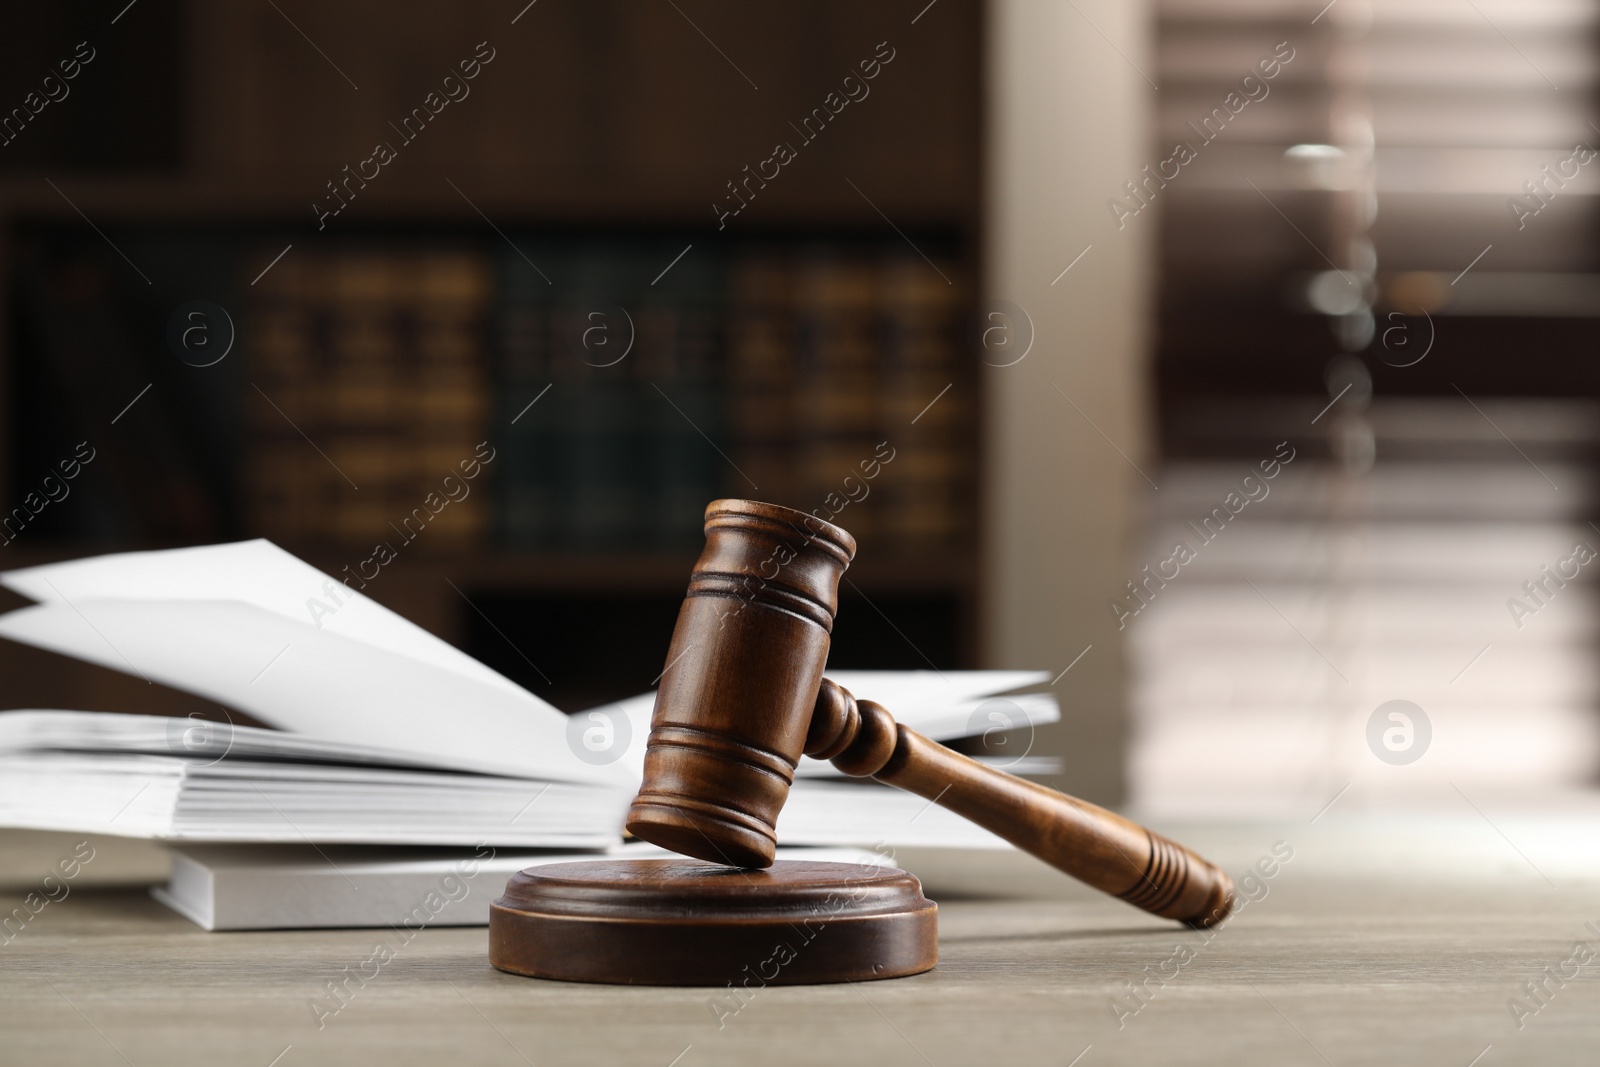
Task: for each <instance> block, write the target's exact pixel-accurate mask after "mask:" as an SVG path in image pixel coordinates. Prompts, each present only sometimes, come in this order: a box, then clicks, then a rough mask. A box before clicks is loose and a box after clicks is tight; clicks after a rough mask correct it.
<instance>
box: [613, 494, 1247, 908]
mask: <svg viewBox="0 0 1600 1067" xmlns="http://www.w3.org/2000/svg"><path fill="white" fill-rule="evenodd" d="M705 532H706V546H705V550H704V551H703V552H702V553H701V555H700V559H699V561H698V562H697V563H696V564H695V568H694V573H693V575H692V577H691V578H690V580H689V592H688V595H687V597H686V598H685V599H684V602H683V607H682V609H681V610H680V612H679V614H678V623H677V627H676V629H674V631H673V634H672V645H671V647H670V649H669V650H668V653H667V669H666V671H665V673H664V674H663V676H662V679H661V688H660V690H659V692H658V693H657V695H656V705H655V714H654V716H653V718H652V720H651V728H650V740H649V746H648V748H647V750H646V753H645V763H644V780H643V782H642V783H641V785H640V788H639V794H638V796H637V797H635V798H634V801H633V805H632V807H630V808H629V810H628V818H627V828H628V830H629V832H630V833H632V834H633V835H634V836H636V837H639V838H643V839H644V840H646V841H650V842H653V843H655V844H657V845H660V846H662V847H663V848H668V849H671V850H672V851H674V852H679V853H682V854H684V855H688V856H693V857H696V858H699V859H703V860H709V861H711V862H713V863H723V864H728V865H731V866H737V867H769V866H771V864H772V860H773V849H774V847H775V846H776V844H777V832H776V825H777V820H778V813H779V812H780V811H781V810H782V809H783V804H784V801H785V800H786V799H787V798H788V795H789V786H790V785H791V784H792V783H793V781H794V772H795V766H796V764H797V763H798V761H799V759H800V755H801V753H805V754H806V755H809V756H814V757H816V758H818V759H827V760H831V761H832V762H833V765H834V766H835V767H838V768H839V769H840V770H841V771H844V772H845V773H846V774H849V775H853V776H856V777H866V776H868V775H870V776H872V777H873V778H876V779H877V780H878V781H880V782H885V783H887V784H889V785H893V786H898V787H899V788H901V789H906V790H909V791H910V792H913V793H916V794H917V795H919V796H923V797H927V798H928V799H929V800H931V801H933V802H934V803H937V804H939V805H941V806H942V807H945V808H948V809H950V810H951V811H954V812H956V813H957V814H959V815H962V816H964V817H965V818H968V819H970V820H972V821H973V822H975V823H977V824H978V825H979V826H982V827H984V828H985V829H987V830H989V831H991V832H993V833H994V834H996V835H998V836H999V837H1002V838H1004V839H1005V840H1007V841H1009V842H1011V843H1012V844H1014V845H1016V846H1017V847H1018V848H1020V849H1022V850H1024V851H1026V852H1029V853H1032V854H1033V855H1035V856H1037V857H1039V858H1040V859H1042V860H1044V861H1045V862H1046V863H1049V864H1051V865H1052V866H1054V867H1057V868H1059V869H1060V870H1062V871H1065V872H1066V873H1067V874H1070V875H1072V876H1073V877H1074V878H1078V879H1080V880H1081V881H1084V882H1087V883H1088V884H1089V885H1092V886H1094V887H1095V888H1096V889H1100V890H1103V891H1105V892H1107V893H1110V894H1112V895H1113V896H1116V897H1118V898H1120V899H1122V900H1125V901H1127V902H1128V903H1129V904H1132V905H1134V906H1136V907H1140V908H1143V909H1145V910H1146V911H1149V912H1152V913H1154V914H1156V915H1160V916H1163V917H1165V918H1169V919H1176V920H1178V921H1180V922H1184V923H1188V924H1189V925H1191V926H1198V927H1204V926H1211V925H1213V924H1215V923H1218V922H1220V921H1221V920H1222V919H1224V918H1225V917H1226V916H1227V915H1228V912H1229V911H1230V910H1231V908H1232V907H1233V899H1234V898H1233V881H1232V879H1230V878H1229V877H1228V875H1227V873H1226V872H1224V871H1223V870H1221V869H1220V868H1219V867H1217V866H1215V865H1214V864H1212V863H1209V862H1207V861H1206V860H1204V859H1201V858H1200V857H1199V856H1197V855H1195V854H1194V853H1193V852H1190V851H1189V850H1188V849H1186V848H1184V847H1183V846H1182V845H1179V844H1177V843H1176V842H1173V841H1169V840H1168V839H1167V838H1165V837H1162V836H1161V835H1160V834H1156V833H1152V832H1151V831H1149V830H1147V829H1145V828H1144V827H1142V826H1140V825H1138V824H1137V823H1134V822H1131V821H1130V820H1128V819H1124V818H1123V817H1122V816H1120V815H1117V814H1114V813H1113V812H1110V811H1107V810H1105V809H1104V808H1100V807H1097V806H1095V805H1093V804H1089V803H1087V802H1085V801H1082V800H1078V799H1076V798H1074V797H1070V796H1067V795H1065V794H1063V793H1059V792H1056V791H1055V790H1053V789H1048V788H1046V787H1044V786H1041V785H1037V784H1035V783H1033V782H1028V781H1024V780H1023V779H1021V778H1017V777H1015V776H1013V775H1010V774H1006V773H1005V772H1003V771H998V770H995V769H993V768H991V767H986V766H984V765H983V764H982V763H979V762H978V761H977V760H974V759H970V758H968V757H966V756H963V755H961V754H959V753H956V752H953V751H951V750H950V749H948V748H946V747H944V746H943V745H940V744H938V743H936V742H934V741H930V740H929V739H928V738H926V737H923V736H922V735H921V734H919V733H917V732H916V731H915V730H908V729H907V728H906V727H904V726H901V725H898V724H897V723H896V722H895V721H894V718H893V717H892V716H891V715H890V714H889V712H888V711H886V710H885V709H884V708H882V707H880V706H879V705H877V704H874V703H873V702H871V701H870V700H861V701H858V700H856V699H855V698H854V697H852V696H851V695H850V694H849V693H848V692H847V691H845V690H844V689H842V688H840V687H839V686H838V685H835V684H834V683H833V682H831V681H828V680H827V679H825V678H823V677H822V672H823V668H824V667H825V665H826V663H827V659H828V647H829V642H830V635H831V633H832V630H833V618H834V614H835V612H836V611H837V608H838V596H839V580H840V578H841V577H843V575H844V571H845V568H846V567H847V566H849V564H850V561H851V560H852V559H853V558H854V557H855V550H856V544H855V539H854V538H853V537H851V536H850V535H849V534H848V533H846V532H845V531H844V530H842V529H840V528H839V527H837V526H834V525H832V524H830V523H826V522H823V521H821V520H819V519H816V518H814V517H813V516H811V515H807V514H805V513H804V512H799V511H793V510H791V509H789V508H783V507H778V506H776V505H772V504H761V503H757V502H755V501H750V500H717V501H713V502H712V503H711V505H710V506H709V507H708V508H706V524H705Z"/></svg>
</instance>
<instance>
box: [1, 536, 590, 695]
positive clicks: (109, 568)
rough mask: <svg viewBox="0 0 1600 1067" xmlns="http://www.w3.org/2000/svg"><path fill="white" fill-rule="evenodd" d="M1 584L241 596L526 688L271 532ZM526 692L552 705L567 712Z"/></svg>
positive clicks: (49, 568) (91, 592) (420, 658)
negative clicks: (294, 551)
mask: <svg viewBox="0 0 1600 1067" xmlns="http://www.w3.org/2000/svg"><path fill="white" fill-rule="evenodd" d="M379 577H380V578H381V577H382V575H381V573H380V575H379ZM0 584H3V585H5V586H6V587H7V588H8V589H12V590H15V591H16V592H18V593H21V594H22V595H24V596H27V597H31V598H32V599H34V600H37V601H40V602H41V603H46V604H52V603H53V604H63V603H64V604H68V605H80V606H81V603H82V602H83V601H86V600H128V601H138V602H145V603H151V602H188V601H196V600H206V601H217V600H236V601H239V602H241V603H245V604H250V605H253V606H255V607H257V608H260V609H262V610H264V611H268V612H272V613H274V614H277V615H280V616H282V617H283V618H284V619H285V620H287V621H290V622H294V623H297V624H300V625H301V626H303V627H304V628H306V629H308V630H316V631H319V632H326V633H331V634H338V635H340V636H343V637H346V638H351V639H353V640H357V641H362V642H364V643H366V644H369V645H373V646H374V647H377V648H382V649H386V650H388V651H390V652H394V653H396V654H399V655H403V656H407V657H409V658H411V659H414V660H416V661H417V662H419V663H426V664H429V665H431V666H434V667H437V668H439V669H441V670H448V671H452V672H454V673H456V674H460V675H462V676H465V677H468V678H472V679H475V680H477V681H479V682H481V683H482V684H484V685H487V686H491V687H499V688H501V689H504V690H506V691H507V692H516V693H526V690H523V689H522V688H521V687H520V686H518V685H517V684H516V683H515V682H512V681H511V680H510V679H508V678H506V677H505V676H504V675H501V674H498V673H496V672H495V671H492V670H490V669H489V668H488V667H485V666H484V665H483V664H481V663H479V662H478V661H477V660H475V659H473V658H472V657H471V656H469V655H467V654H466V653H464V652H462V651H461V650H459V649H457V648H455V647H454V646H453V645H451V644H450V643H449V642H447V641H444V640H441V639H440V638H438V637H435V636H434V635H433V634H430V633H428V632H427V631H426V630H424V629H422V628H421V627H420V626H418V625H416V624H415V623H413V622H411V621H410V620H408V619H406V618H404V617H403V616H400V615H396V614H395V613H394V612H392V611H390V610H389V609H388V608H386V607H384V606H383V605H381V604H379V603H377V602H376V601H374V600H372V599H371V598H369V597H367V596H365V595H364V594H362V593H360V592H358V591H357V587H358V586H359V585H360V579H359V577H357V578H355V579H353V580H352V583H351V584H350V585H345V584H344V583H342V582H339V581H335V580H334V579H333V578H331V577H329V576H328V575H325V574H323V573H322V572H321V571H319V570H317V569H316V568H315V567H313V566H311V565H310V564H309V563H306V562H304V561H303V560H301V559H299V558H297V557H296V556H293V555H291V554H290V553H288V552H285V551H284V550H283V549H281V548H279V547H278V546H277V545H275V544H273V543H272V542H271V541H266V540H260V539H258V540H254V541H239V542H235V543H232V544H223V545H202V546H199V547H196V548H174V549H166V550H162V551H156V552H120V553H115V554H113V555H106V556H94V557H91V558H89V559H79V560H71V561H69V562H65V563H51V564H47V565H45V566H40V567H28V568H25V569H22V570H14V571H6V572H4V573H0ZM311 602H316V604H320V605H321V606H320V607H316V606H313V605H312V603H311ZM7 636H10V637H13V638H14V639H16V640H21V641H26V640H27V638H26V636H24V635H22V634H18V633H11V632H8V633H7ZM69 654H75V653H70V652H69ZM116 666H117V669H118V670H125V669H126V668H125V667H124V666H121V665H116ZM527 695H528V696H529V697H530V699H532V700H533V702H534V704H535V705H537V706H540V707H542V708H544V709H545V710H546V711H547V712H548V714H550V715H560V714H561V712H559V711H558V710H556V709H555V708H553V707H551V706H550V705H549V704H546V703H545V702H544V701H542V700H539V699H538V698H537V697H533V695H532V694H527Z"/></svg>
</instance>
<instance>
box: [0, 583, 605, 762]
mask: <svg viewBox="0 0 1600 1067" xmlns="http://www.w3.org/2000/svg"><path fill="white" fill-rule="evenodd" d="M0 636H6V637H11V638H13V639H15V640H18V641H23V642H25V643H27V644H32V645H37V646H39V647H41V648H47V649H50V650H52V651H56V652H62V653H64V654H66V655H70V656H76V657H78V658H80V659H85V660H88V661H90V662H91V663H98V664H100V665H101V666H105V667H110V668H112V669H113V670H120V671H124V672H126V673H129V674H132V675H135V676H138V677H143V678H146V679H148V680H151V681H158V682H162V683H165V684H167V685H171V686H174V687H177V688H180V689H185V690H188V691H190V692H193V693H197V694H199V695H201V696H205V697H209V698H210V699H212V700H215V701H217V702H219V703H222V704H225V705H228V706H230V707H234V708H237V709H239V710H240V711H243V712H245V713H247V714H249V715H251V716H253V717H254V718H257V719H259V720H261V721H262V722H265V723H268V724H270V725H272V726H274V727H277V728H278V729H282V730H289V731H293V732H296V733H303V734H307V735H310V736H314V737H317V738H320V739H321V740H324V741H328V742H333V743H336V744H345V745H359V746H368V745H376V746H381V747H384V748H390V749H397V750H399V751H401V752H406V753H410V754H412V755H415V756H417V757H418V758H423V759H426V760H427V761H428V762H429V763H431V764H433V765H436V766H441V767H448V768H452V769H457V770H469V771H478V772H482V773H488V774H506V775H516V776H519V777H525V778H543V779H554V780H564V781H596V782H599V781H616V780H617V773H618V772H617V771H616V770H615V769H614V768H607V767H594V766H590V765H589V764H586V763H584V762H582V761H580V760H579V759H578V758H577V757H576V756H575V755H573V753H572V751H571V749H569V748H568V747H567V718H566V716H565V715H563V714H561V713H560V712H559V711H556V710H555V709H554V708H551V707H550V706H549V705H548V704H545V703H544V702H543V701H540V700H538V699H537V698H535V697H534V696H533V695H532V694H530V693H528V692H526V691H524V690H522V689H520V688H518V687H516V686H513V685H510V683H505V684H496V683H495V682H493V681H486V680H482V679H480V678H476V677H470V676H468V675H467V674H466V673H458V672H455V671H449V670H441V669H439V667H437V666H436V665H434V664H432V663H428V662H424V661H421V660H418V659H416V658H415V657H413V656H411V655H410V654H409V653H408V652H407V651H396V650H394V649H392V648H391V647H382V646H380V645H377V644H372V643H369V642H366V641H363V640H360V639H357V638H354V637H350V636H346V635H344V634H341V633H338V632H335V631H334V630H332V629H331V628H324V629H320V630H319V629H317V628H316V627H314V626H311V625H308V624H306V623H304V622H301V621H299V620H296V619H293V618H289V617H287V616H285V615H283V614H281V613H279V612H276V611H271V610H267V609H265V608H262V607H259V606H257V605H253V604H248V603H244V602H242V601H235V600H201V599H187V600H180V601H167V600H164V601H140V600H101V599H90V598H87V597H85V598H83V599H76V598H75V599H74V601H73V602H72V603H70V604H67V603H53V604H41V605H37V606H35V607H31V608H23V609H20V610H18V611H14V612H11V613H10V614H8V615H4V616H0ZM491 673H492V672H491ZM495 677H496V678H498V677H499V676H498V675H496V676H495ZM501 682H504V679H501Z"/></svg>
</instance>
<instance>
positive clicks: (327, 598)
mask: <svg viewBox="0 0 1600 1067" xmlns="http://www.w3.org/2000/svg"><path fill="white" fill-rule="evenodd" d="M0 582H3V584H5V585H6V586H7V587H9V588H11V589H13V590H16V591H17V592H20V593H23V594H24V595H27V596H29V597H31V598H33V599H35V600H37V601H39V603H38V604H36V605H34V606H32V607H27V608H23V609H20V610H18V611H14V612H12V613H10V614H8V615H4V616H0V636H6V637H10V638H12V639H14V640H18V641H23V642H26V643H29V644H32V645H37V646H39V647H42V648H47V649H51V650H53V651H56V652H61V653H64V654H66V655H70V656H76V657H78V658H81V659H85V660H89V661H91V662H94V663H98V664H100V665H102V666H106V667H111V668H113V669H117V670H121V671H125V672H127V673H130V674H133V675H137V676H139V677H143V678H147V679H151V680H155V681H160V682H163V683H165V684H168V685H171V686H174V687H177V688H180V689H185V690H188V691H191V692H194V693H198V694H201V695H203V696H206V697H209V698H210V699H212V700H215V701H216V702H218V703H219V704H221V705H223V706H224V707H225V708H232V709H235V710H238V711H242V712H245V713H247V714H248V715H250V716H251V717H252V718H254V719H255V720H257V721H259V722H263V723H266V724H268V725H269V726H270V727H271V729H261V728H257V727H244V726H227V725H226V724H224V725H221V726H218V725H215V724H210V725H208V724H204V723H199V722H197V721H194V720H173V719H163V718H154V717H149V716H134V715H122V714H116V713H113V712H87V711H39V710H21V711H10V712H4V713H0V825H10V826H26V827H36V828H48V829H59V830H75V831H84V832H101V833H113V834H121V835H125V836H138V837H154V838H161V839H168V840H174V841H214V842H302V843H303V842H319V843H331V842H340V843H348V844H367V845H376V844H383V845H451V846H475V845H478V844H480V843H484V842H487V843H489V844H492V845H497V846H509V847H549V848H566V849H576V848H606V847H610V846H614V845H616V844H617V843H618V842H619V841H620V840H621V828H622V819H623V813H624V811H625V809H626V807H627V804H628V801H629V800H630V799H631V798H632V796H633V793H634V791H635V789H636V788H637V786H638V782H639V776H640V770H641V767H642V761H643V757H644V745H645V738H646V736H647V734H648V732H649V716H650V709H651V705H652V703H653V701H654V694H653V693H645V694H641V695H640V696H638V697H634V698H631V699H629V700H626V701H622V702H620V703H617V704H613V705H608V706H606V707H604V708H599V709H593V711H592V712H583V713H579V715H580V718H581V717H582V716H586V715H591V714H595V713H599V714H601V715H602V717H604V716H605V715H612V716H617V715H620V716H622V717H623V718H625V719H626V721H627V723H628V730H627V733H629V734H630V735H631V743H630V745H629V747H628V748H627V749H626V750H625V751H624V752H622V753H621V754H620V755H619V756H618V758H617V759H615V760H614V761H613V762H611V763H608V764H604V765H599V766H596V765H592V764H590V763H588V762H585V760H583V759H580V758H579V755H578V754H577V752H576V751H575V750H574V748H573V747H571V744H570V742H569V737H570V736H571V735H570V734H569V730H568V726H569V720H568V717H567V716H566V715H564V714H562V713H561V712H560V711H558V710H557V709H555V708H554V707H552V706H551V705H549V704H547V703H545V702H544V701H542V700H540V699H539V698H538V697H536V696H534V695H533V694H531V693H529V692H527V691H526V690H524V689H522V688H521V687H519V686H517V685H516V684H515V683H513V682H511V681H510V680H509V679H507V678H505V677H503V676H501V675H499V674H497V673H495V672H494V671H492V670H490V669H489V668H487V667H485V666H484V665H483V664H481V663H479V662H477V661H476V660H474V659H472V658H471V657H470V656H467V655H466V654H464V653H462V652H460V651H459V650H457V649H455V648H453V647H451V646H450V645H449V644H447V643H445V642H444V641H441V640H439V639H438V638H436V637H434V636H433V635H431V634H429V633H427V632H426V631H424V630H422V629H420V628H419V627H417V626H415V625H413V624H412V623H410V622H408V621H406V620H405V619H403V618H401V617H400V616H398V615H396V614H394V613H393V612H391V611H389V610H388V609H386V608H384V607H382V606H380V605H379V604H377V603H375V602H373V601H371V600H369V599H368V598H366V597H365V596H362V595H361V594H360V593H357V592H354V591H352V590H350V589H348V588H347V587H345V586H344V585H342V584H340V583H338V582H336V581H334V580H333V579H331V578H329V577H327V576H326V575H324V574H322V573H320V572H318V571H317V570H315V569H314V568H312V567H310V566H308V565H307V564H305V563H303V562H301V561H300V560H298V559H296V558H294V557H293V556H291V555H289V554H288V553H286V552H284V551H282V550H281V549H279V548H277V547H276V546H275V545H272V544H270V543H269V542H266V541H247V542H242V543H239V544H229V545H213V546H207V547H203V548H189V549H175V550H171V551H164V552H140V553H127V554H122V555H113V556H102V557H98V558H94V559H87V560H79V561H76V562H71V563H62V564H53V565H50V566H45V567H35V568H31V569H28V570H21V571H12V572H9V573H6V574H4V575H0ZM830 676H831V677H833V678H834V679H835V680H836V681H838V682H839V683H840V684H841V685H843V686H845V687H846V688H848V689H850V690H851V691H852V692H854V693H856V694H857V695H858V696H862V697H871V698H872V699H874V700H876V701H878V702H879V703H882V704H884V705H885V706H887V707H889V708H890V709H891V710H892V711H893V712H894V713H895V715H896V717H897V718H898V719H900V721H902V722H904V723H906V724H907V725H908V726H911V727H912V728H913V729H917V730H920V731H922V732H923V733H925V734H927V735H928V736H930V737H933V738H935V739H951V738H958V737H966V736H973V735H975V734H983V733H986V732H988V731H991V730H1006V729H1017V728H1021V729H1024V730H1026V729H1028V728H1030V727H1031V725H1032V724H1036V723H1043V722H1050V721H1053V720H1054V719H1056V718H1057V717H1058V715H1059V711H1058V709H1057V707H1056V705H1055V701H1054V699H1053V698H1052V697H1051V696H1049V695H1048V694H1028V695H1022V696H1012V697H1008V698H1006V699H1005V700H1004V701H1001V702H997V701H994V700H992V699H991V698H992V697H993V696H994V695H995V694H997V693H1005V692H1008V691H1010V690H1014V689H1018V688H1021V687H1025V686H1029V685H1037V684H1039V683H1040V682H1042V681H1044V680H1046V676H1045V675H1044V674H1042V673H1035V672H1027V671H992V672H948V671H947V672H934V671H927V672H837V673H833V674H831V675H830ZM1007 763H1008V764H1010V765H1011V766H1010V769H1012V770H1028V769H1049V768H1048V767H1040V766H1038V765H1037V763H1036V762H1035V764H1033V765H1030V764H1029V763H1028V762H1027V761H1023V762H1016V761H1015V760H1008V761H1007ZM778 832H779V836H780V839H781V840H782V841H783V842H784V843H785V844H819V845H843V844H853V845H855V844H859V845H873V844H876V843H877V842H879V841H882V842H885V843H888V844H897V843H905V844H922V845H928V844H933V845H959V846H970V845H986V844H987V845H998V844H1000V842H998V840H997V839H995V838H993V837H992V836H991V835H989V834H988V833H986V832H985V831H982V830H979V829H977V828H976V827H973V826H971V825H970V824H968V823H966V822H965V821H963V820H961V819H959V818H957V817H956V816H954V815H951V814H950V813H948V812H945V811H944V810H943V809H940V808H933V807H930V806H929V805H928V802H927V801H925V800H923V799H921V798H919V797H915V796H911V795H909V794H902V793H898V792H896V791H895V790H892V789H889V788H888V787H886V786H882V785H878V784H875V783H859V782H855V781H845V780H842V778H841V777H840V776H839V775H837V772H835V771H833V769H832V768H831V767H829V766H827V765H825V764H817V763H815V762H814V761H811V760H805V761H803V764H802V766H801V768H800V771H799V775H798V777H797V780H796V782H795V786H794V789H793V791H792V793H791V796H790V800H789V803H788V804H787V806H786V807H785V809H784V812H783V815H782V817H781V819H780V822H779V825H778Z"/></svg>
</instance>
